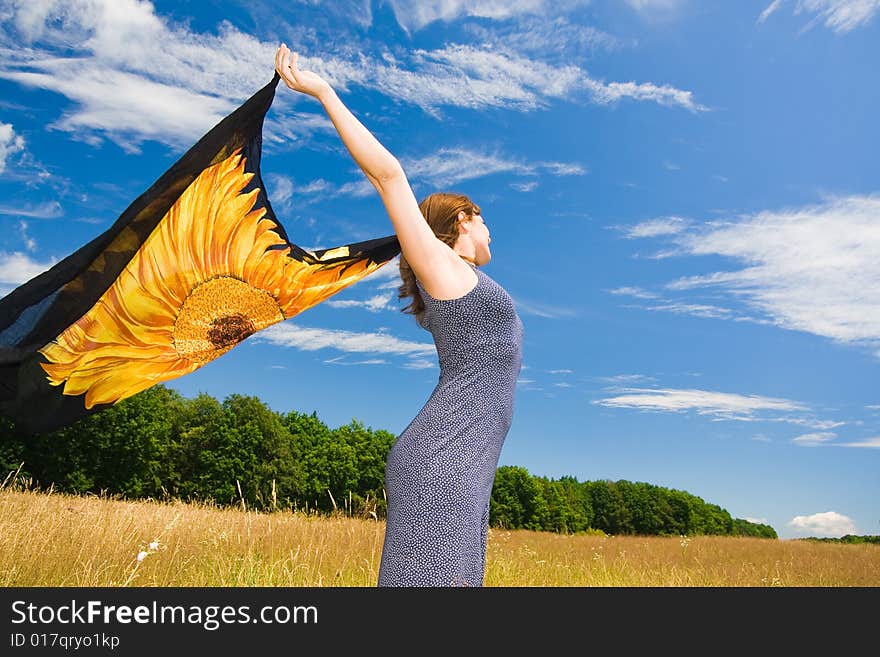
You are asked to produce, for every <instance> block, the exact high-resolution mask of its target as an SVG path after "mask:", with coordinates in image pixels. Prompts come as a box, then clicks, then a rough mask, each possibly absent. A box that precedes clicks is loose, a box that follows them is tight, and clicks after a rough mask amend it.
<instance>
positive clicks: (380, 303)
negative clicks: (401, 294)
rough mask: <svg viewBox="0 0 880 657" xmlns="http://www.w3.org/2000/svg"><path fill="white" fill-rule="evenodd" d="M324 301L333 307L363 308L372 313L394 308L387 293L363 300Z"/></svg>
mask: <svg viewBox="0 0 880 657" xmlns="http://www.w3.org/2000/svg"><path fill="white" fill-rule="evenodd" d="M324 303H326V304H327V305H328V306H331V307H333V308H365V309H366V310H369V311H370V312H373V313H376V312H379V311H380V310H387V309H393V308H394V306H392V304H391V297H389V296H388V295H387V294H377V295H375V296H372V297H370V298H369V299H365V300H363V301H356V300H347V299H346V300H336V299H330V300H327V301H325V302H324Z"/></svg>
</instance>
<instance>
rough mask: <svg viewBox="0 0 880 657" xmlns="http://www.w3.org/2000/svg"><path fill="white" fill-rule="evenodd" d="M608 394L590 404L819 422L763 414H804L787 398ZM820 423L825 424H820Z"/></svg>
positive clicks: (642, 391)
mask: <svg viewBox="0 0 880 657" xmlns="http://www.w3.org/2000/svg"><path fill="white" fill-rule="evenodd" d="M612 392H614V393H617V394H613V395H612V396H610V397H606V398H604V399H597V400H593V401H592V403H593V404H598V405H600V406H608V407H614V408H635V409H639V410H645V411H653V412H661V413H685V412H688V411H693V412H695V413H697V415H708V416H711V417H712V421H723V420H736V421H740V422H756V421H771V420H773V421H780V422H793V423H796V424H807V425H812V424H816V423H820V422H817V421H814V420H812V419H810V418H804V417H794V418H792V417H788V416H782V417H778V416H777V417H771V416H763V415H761V414H765V413H776V414H778V413H804V412H807V411H809V408H808V407H807V406H805V405H803V404H800V403H798V402H794V401H791V400H789V399H779V398H774V397H763V396H761V395H740V394H737V393H729V392H715V391H712V390H697V389H672V388H665V389H664V388H658V389H654V388H620V389H614V390H612ZM822 426H827V425H826V424H824V423H822Z"/></svg>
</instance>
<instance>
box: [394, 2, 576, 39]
mask: <svg viewBox="0 0 880 657" xmlns="http://www.w3.org/2000/svg"><path fill="white" fill-rule="evenodd" d="M387 2H388V4H389V5H390V6H391V9H392V11H393V12H394V17H395V18H396V19H397V22H398V24H399V25H400V26H401V27H402V28H403V29H404V30H406V32H408V33H411V32H415V31H418V30H420V29H422V28H423V27H425V26H426V25H428V24H430V23H433V22H434V21H438V20H442V21H452V20H456V19H459V18H462V17H467V16H474V17H478V18H493V19H496V20H502V19H506V18H511V17H514V16H522V15H524V14H537V13H542V12H544V11H545V10H546V9H547V8H548V7H553V6H554V5H556V8H557V9H558V8H559V6H560V4H561V5H563V6H564V5H568V6H572V5H574V6H576V5H578V4H588V2H589V0H583V1H582V2H571V0H568V1H567V2H562V3H560V2H558V1H557V2H551V1H550V0H387Z"/></svg>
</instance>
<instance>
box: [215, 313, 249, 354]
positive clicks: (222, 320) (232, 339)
mask: <svg viewBox="0 0 880 657" xmlns="http://www.w3.org/2000/svg"><path fill="white" fill-rule="evenodd" d="M256 330H257V329H256V328H255V327H254V323H253V322H252V321H251V320H249V319H248V318H247V317H245V316H244V315H239V314H238V313H236V314H234V315H227V316H226V317H218V318H217V319H215V320H214V321H213V322H211V328H210V330H209V331H208V339H209V340H210V341H211V342H213V343H214V346H215V347H217V348H219V347H225V346H227V345H230V344H235V343H236V342H241V341H242V340H244V339H245V338H246V337H247V336H249V335H251V334H252V333H255V332H256Z"/></svg>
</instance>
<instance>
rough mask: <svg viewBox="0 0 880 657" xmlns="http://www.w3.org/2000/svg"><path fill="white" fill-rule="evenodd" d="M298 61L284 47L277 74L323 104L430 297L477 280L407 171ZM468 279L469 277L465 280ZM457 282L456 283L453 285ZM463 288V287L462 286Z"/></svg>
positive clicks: (279, 54)
mask: <svg viewBox="0 0 880 657" xmlns="http://www.w3.org/2000/svg"><path fill="white" fill-rule="evenodd" d="M297 60H298V55H297V53H291V51H290V50H289V49H288V48H287V46H286V45H283V44H282V45H281V47H280V48H278V50H277V52H276V53H275V70H276V71H278V74H279V75H280V76H281V79H282V80H284V82H285V84H287V86H288V87H290V88H291V89H293V90H294V91H299V92H302V93H305V94H308V95H309V96H313V97H314V98H316V99H317V100H319V101H320V102H321V104H322V105H323V106H324V110H325V111H326V112H327V115H328V116H329V117H330V120H331V121H332V122H333V125H334V126H335V127H336V130H337V132H338V133H339V136H340V138H341V139H342V142H343V143H344V144H345V147H346V148H347V149H348V152H349V153H350V154H351V156H352V158H353V159H354V161H355V162H356V163H357V165H358V166H359V167H360V168H361V170H362V171H363V172H364V174H365V175H366V176H367V178H368V179H369V181H370V182H371V183H372V184H373V186H374V187H375V188H376V191H378V192H379V196H380V197H381V198H382V202H383V203H384V204H385V209H386V211H387V212H388V216H389V218H390V219H391V223H392V225H393V226H394V232H395V233H396V234H397V238H398V240H399V241H400V248H401V251H402V252H403V255H404V257H405V258H406V259H407V262H409V264H410V266H411V267H412V268H413V271H414V272H415V274H416V276H418V277H419V279H420V280H421V281H422V283H423V284H424V285H425V286H426V288H427V289H428V290H429V292H432V290H440V293H444V292H443V291H444V290H446V291H449V290H450V287H449V284H450V282H451V283H452V285H454V286H455V285H456V279H457V278H460V280H461V281H462V282H465V281H466V280H467V278H468V276H469V277H472V276H473V274H471V273H470V271H469V270H468V269H467V268H466V267H465V266H462V265H461V263H457V262H455V261H456V260H458V258H457V256H455V257H454V258H453V256H454V252H453V251H452V249H450V248H449V247H448V246H447V245H446V244H444V243H443V242H441V241H440V240H439V239H437V237H436V236H435V235H434V233H433V231H432V230H431V228H430V226H428V223H427V222H426V221H425V219H424V217H423V216H422V213H421V210H419V204H418V201H416V198H415V195H414V194H413V191H412V188H411V187H410V184H409V181H408V180H407V178H406V174H405V173H404V171H403V167H402V166H401V165H400V162H398V160H397V158H395V157H394V156H393V155H392V154H391V153H389V152H388V150H387V149H386V148H385V147H384V146H383V145H382V144H381V143H379V141H378V140H377V139H376V138H375V137H374V136H373V135H372V134H371V133H370V131H369V130H367V129H366V128H365V127H364V126H363V124H362V123H361V122H360V121H359V120H358V119H357V118H356V117H355V116H354V114H352V113H351V111H350V110H349V109H348V108H347V107H346V106H345V104H344V103H343V102H342V101H341V100H340V99H339V96H337V95H336V92H335V91H334V90H333V89H332V88H331V87H330V85H329V84H328V83H327V81H326V80H324V79H323V78H321V77H320V76H318V75H316V74H315V73H313V72H311V71H303V70H300V69H299V67H298V66H297ZM462 273H465V275H464V276H462ZM450 279H451V281H450ZM456 287H460V286H456Z"/></svg>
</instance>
